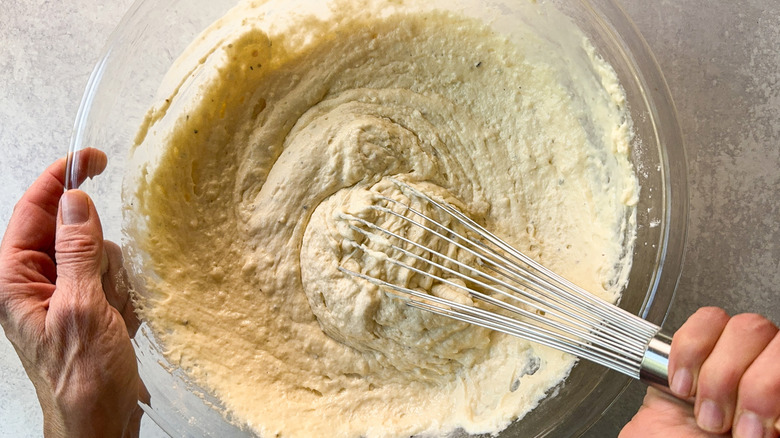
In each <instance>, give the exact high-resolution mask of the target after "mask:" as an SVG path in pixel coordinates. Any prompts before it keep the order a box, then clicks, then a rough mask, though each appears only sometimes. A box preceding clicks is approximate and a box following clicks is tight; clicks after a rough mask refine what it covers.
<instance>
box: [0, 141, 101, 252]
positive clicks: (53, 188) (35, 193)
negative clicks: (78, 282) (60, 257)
mask: <svg viewBox="0 0 780 438" xmlns="http://www.w3.org/2000/svg"><path fill="white" fill-rule="evenodd" d="M77 157H78V158H77V162H78V163H81V166H80V169H82V171H83V172H85V173H83V174H81V175H80V177H81V179H82V180H83V179H85V178H86V177H93V176H96V175H98V174H100V173H101V172H102V171H103V170H104V169H105V167H106V163H107V159H106V155H105V154H104V153H103V152H101V151H99V150H97V149H92V148H89V149H84V150H83V151H81V153H79V154H78V155H77ZM65 162H66V160H65V158H61V159H59V160H57V161H55V162H54V164H52V165H51V166H49V167H48V168H47V169H46V170H45V171H44V172H43V174H41V176H39V177H38V179H37V180H35V182H34V183H33V184H32V185H31V186H30V188H29V189H27V191H26V192H25V193H24V195H23V196H22V198H21V199H20V200H19V202H18V203H17V204H16V206H15V207H14V211H13V214H12V215H11V219H10V220H9V222H8V228H7V229H6V232H5V236H4V237H3V243H2V247H1V249H0V251H2V252H3V253H5V252H6V251H14V250H34V251H44V252H45V251H47V250H48V249H49V248H50V247H51V246H52V244H53V242H54V233H55V230H56V220H57V209H58V206H59V201H60V197H61V196H62V193H63V190H64V188H65V185H64V184H65Z"/></svg>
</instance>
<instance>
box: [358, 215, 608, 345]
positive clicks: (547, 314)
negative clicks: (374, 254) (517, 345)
mask: <svg viewBox="0 0 780 438" xmlns="http://www.w3.org/2000/svg"><path fill="white" fill-rule="evenodd" d="M388 213H392V214H396V213H395V212H392V211H388ZM404 219H405V220H410V221H411V222H413V223H414V224H416V225H417V226H420V227H422V228H424V229H426V230H428V231H430V232H431V233H433V234H435V235H437V236H439V237H441V238H442V239H445V240H446V241H448V242H451V243H452V244H454V245H458V246H459V247H462V246H460V245H459V244H458V243H457V242H454V241H452V240H450V239H448V238H447V237H446V236H443V235H441V234H440V233H438V232H436V231H435V230H431V229H429V228H428V227H426V226H424V225H422V224H419V223H418V222H416V221H414V220H411V219H408V218H405V217H404ZM352 220H354V221H357V222H358V223H361V224H363V225H365V226H366V227H368V228H371V229H375V230H378V231H381V232H383V233H385V234H388V235H389V236H391V237H393V238H396V239H398V240H401V241H403V242H406V243H408V244H410V245H412V246H414V247H416V248H419V249H422V250H424V251H426V252H428V253H429V254H432V255H434V256H437V257H440V258H442V259H444V260H445V261H447V262H450V263H453V264H455V265H457V266H459V267H461V268H463V269H465V270H468V271H470V272H471V273H472V274H474V275H476V276H479V277H481V278H484V279H485V280H488V281H490V282H493V283H496V284H497V285H499V286H502V287H504V288H507V289H509V290H510V291H511V292H515V294H517V295H515V294H512V293H508V292H507V291H504V290H502V289H500V288H498V287H496V286H494V285H492V284H489V283H485V282H483V281H480V280H477V279H475V278H473V277H470V276H469V275H466V274H464V273H462V272H459V271H457V270H455V269H452V268H449V267H447V266H445V265H443V264H440V263H437V262H435V261H433V260H428V259H426V258H424V257H421V256H419V255H417V254H415V253H413V252H411V251H408V250H406V249H404V248H401V247H399V246H397V245H391V248H392V249H394V250H396V251H399V252H401V253H402V254H404V255H406V256H409V257H412V258H415V259H417V260H420V261H422V262H423V263H426V264H429V265H431V266H434V267H436V268H439V269H441V270H442V271H445V272H448V273H450V274H452V275H454V276H456V277H458V278H460V279H462V280H464V281H468V282H471V283H474V284H475V285H477V286H479V287H481V288H483V289H485V290H488V291H490V292H494V293H497V294H500V295H502V296H504V297H507V298H510V299H512V300H515V301H518V302H520V303H521V304H524V305H526V306H528V307H531V308H532V309H534V310H535V311H538V312H543V314H544V317H542V316H540V315H539V314H537V313H536V312H532V311H528V310H526V309H522V308H519V307H517V306H513V305H511V304H508V303H506V302H504V301H501V300H498V299H496V298H494V297H491V296H490V295H486V294H484V293H481V292H479V291H477V290H474V288H470V287H467V286H464V285H461V284H458V283H454V282H452V281H449V280H447V279H444V278H442V277H441V276H437V275H435V274H432V273H430V272H427V271H423V270H421V269H419V268H415V267H413V266H410V265H408V264H405V263H403V262H400V261H399V260H396V259H388V261H389V262H390V263H392V264H394V265H396V266H400V267H402V268H404V269H407V270H409V271H412V272H415V273H418V274H420V275H424V276H427V277H431V278H434V279H435V280H437V281H440V282H442V283H445V284H448V285H450V286H452V287H455V288H458V289H461V290H463V291H466V292H467V293H469V294H470V295H472V296H474V297H476V298H478V299H480V300H482V301H485V302H487V303H490V304H493V305H495V306H497V307H500V308H502V309H505V310H508V311H510V312H514V313H517V314H520V315H523V316H525V317H526V318H529V319H531V320H534V321H536V322H538V323H540V324H545V325H551V324H550V322H551V319H553V321H554V322H557V323H558V325H557V326H556V328H557V329H558V330H561V331H564V332H567V333H568V334H570V335H572V336H576V337H578V338H581V339H582V340H584V341H588V342H592V343H595V344H605V345H611V346H612V347H613V348H614V347H617V346H619V345H621V344H619V343H617V342H616V341H614V340H612V339H609V338H604V337H597V336H593V335H592V328H593V326H589V325H587V324H584V323H581V322H579V321H578V319H577V318H580V317H581V316H583V315H581V314H579V313H576V312H572V311H570V310H569V309H567V308H562V307H559V306H555V305H552V304H549V303H545V302H544V301H543V300H541V299H540V298H538V297H536V296H534V295H533V294H529V293H527V292H526V291H524V290H522V289H520V288H518V287H516V286H514V285H512V284H509V283H506V282H504V281H502V280H500V279H498V278H495V277H493V276H490V275H489V274H486V273H484V272H481V271H479V270H478V269H475V268H473V267H471V266H469V265H467V264H464V263H463V262H460V261H459V260H455V259H453V258H451V257H449V256H447V255H445V254H442V253H440V252H438V251H435V250H433V249H432V248H429V247H426V246H424V245H421V244H419V243H417V242H415V241H412V240H410V239H408V238H406V237H403V236H401V235H398V234H397V233H393V232H392V231H389V230H386V229H383V228H380V227H378V226H376V225H375V224H372V223H370V222H368V221H365V220H363V219H360V218H356V217H353V218H352ZM350 227H351V228H352V229H353V230H354V231H357V232H359V233H361V234H364V235H366V236H367V237H369V238H370V237H371V235H370V233H368V232H366V231H365V230H363V229H361V228H358V227H355V226H354V225H351V226H350ZM361 247H362V249H364V250H367V248H365V247H364V246H362V245H361ZM464 249H466V250H467V251H469V250H468V248H464ZM522 297H525V298H526V299H523V298H522ZM529 300H532V301H529ZM537 303H542V304H547V307H543V306H541V305H539V304H537ZM569 318H570V319H569Z"/></svg>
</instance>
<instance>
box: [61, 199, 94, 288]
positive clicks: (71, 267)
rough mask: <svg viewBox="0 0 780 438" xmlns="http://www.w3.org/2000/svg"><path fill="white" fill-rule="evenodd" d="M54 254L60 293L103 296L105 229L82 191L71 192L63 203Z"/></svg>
mask: <svg viewBox="0 0 780 438" xmlns="http://www.w3.org/2000/svg"><path fill="white" fill-rule="evenodd" d="M54 253H55V260H56V262H57V289H58V290H60V289H62V288H64V290H66V291H71V292H76V291H78V292H81V293H85V294H97V293H99V294H100V295H103V289H102V285H101V274H102V272H101V261H102V260H101V259H102V257H103V229H102V227H101V226H100V218H98V215H97V210H95V205H94V204H93V203H92V200H91V199H90V198H89V196H87V194H86V193H84V192H82V191H81V190H68V191H66V192H65V193H64V194H63V195H62V198H61V199H60V208H59V214H58V215H57V234H56V237H55V243H54Z"/></svg>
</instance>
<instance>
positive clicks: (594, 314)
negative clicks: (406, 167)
mask: <svg viewBox="0 0 780 438" xmlns="http://www.w3.org/2000/svg"><path fill="white" fill-rule="evenodd" d="M380 199H382V200H385V201H389V202H392V203H394V204H397V205H400V206H401V207H403V208H405V209H408V211H410V212H412V213H413V214H415V215H417V216H419V217H421V218H423V219H424V220H426V221H427V222H429V223H431V224H433V225H435V226H436V227H438V228H439V229H442V230H445V231H446V232H447V233H448V234H450V235H452V236H453V237H456V238H458V239H460V240H461V241H463V242H466V243H468V244H470V245H472V247H466V246H464V245H462V244H461V243H459V242H457V241H455V240H453V239H450V238H449V237H447V236H445V235H443V234H442V233H439V232H437V231H435V230H433V229H431V228H430V227H427V226H425V225H423V224H421V223H419V222H417V221H415V220H413V219H411V218H408V217H406V216H404V215H402V214H399V213H396V212H394V211H392V210H390V209H387V208H384V207H378V206H372V208H373V209H375V210H379V211H382V212H384V213H388V214H391V215H393V216H395V217H398V218H400V219H402V220H404V221H406V222H408V223H411V224H413V225H415V226H418V227H420V228H422V229H424V230H426V231H428V232H430V233H432V234H434V235H436V236H437V237H439V238H441V239H443V240H445V241H447V242H448V243H450V244H452V245H455V246H457V247H458V248H461V249H463V250H465V251H467V252H469V253H470V254H472V255H474V256H476V257H478V259H479V260H480V261H484V262H488V263H489V264H490V265H492V267H493V268H494V270H498V271H499V272H500V274H501V275H502V276H504V277H505V278H507V279H509V280H510V281H513V282H515V283H517V284H520V285H522V286H524V287H526V288H528V289H530V290H532V291H533V292H536V293H537V294H538V295H540V296H541V297H542V298H543V299H542V298H540V297H539V296H536V295H534V294H529V293H526V292H525V291H523V290H522V289H517V288H513V287H511V286H509V285H507V284H506V283H503V282H502V286H504V287H507V288H510V289H511V290H512V292H515V293H518V294H520V295H522V296H524V297H526V298H528V299H531V300H533V301H535V302H538V303H542V304H543V305H544V306H547V307H550V308H551V309H555V310H558V311H561V312H564V313H565V314H566V316H569V317H573V318H580V319H588V320H590V321H591V322H593V323H594V324H599V325H602V326H603V324H604V321H608V320H609V319H606V317H607V316H610V314H609V313H607V312H608V311H609V310H611V309H603V308H604V306H603V303H598V302H597V303H595V304H600V305H599V306H596V305H595V304H591V303H589V302H581V301H580V300H577V295H573V296H571V299H570V300H567V299H566V298H567V297H568V296H569V295H570V294H568V293H567V291H566V290H564V289H562V287H565V286H567V285H565V284H564V285H558V284H555V283H553V282H549V281H545V280H544V279H541V278H538V279H537V278H533V277H532V276H530V275H527V274H523V273H522V272H521V271H518V270H516V269H515V270H513V269H511V268H510V266H513V265H515V263H512V262H511V261H510V260H508V259H507V258H506V257H503V256H502V255H501V254H499V253H497V252H495V251H492V252H485V251H475V250H473V249H472V248H473V246H475V245H477V243H478V242H475V241H473V240H471V239H468V238H466V237H464V236H462V235H461V234H459V233H457V232H456V231H454V230H451V229H449V228H447V227H446V226H444V225H442V224H441V223H440V222H438V221H436V220H434V219H433V218H431V217H429V216H428V215H425V214H424V213H421V212H419V211H417V210H415V209H414V208H412V207H410V206H408V205H406V204H402V203H399V202H398V201H396V200H393V199H390V198H386V197H380ZM432 202H435V201H432ZM455 211H457V210H455ZM365 224H366V225H368V226H370V227H371V226H373V224H370V223H365ZM372 228H374V229H377V230H381V231H383V232H385V233H387V231H386V230H382V229H381V228H379V227H376V226H373V227H372ZM393 237H395V238H398V239H400V240H403V241H405V242H407V243H409V244H411V245H414V246H415V247H418V248H420V249H422V250H424V251H428V252H431V253H433V251H432V250H431V249H430V248H428V247H425V246H423V245H420V244H418V243H417V242H413V241H411V240H409V239H406V238H404V237H402V236H399V235H397V234H393ZM487 251H490V249H489V248H488V249H487ZM435 255H437V256H439V257H443V258H446V256H444V255H443V254H440V253H435ZM494 258H495V259H494ZM450 261H452V262H453V263H455V264H458V265H459V266H461V267H463V268H465V269H467V270H469V271H471V272H473V273H474V274H476V275H478V276H480V277H483V278H487V279H489V280H490V281H496V282H498V280H497V279H496V278H494V277H489V278H488V277H486V274H485V273H483V272H482V271H480V270H477V269H474V268H473V267H471V266H468V265H465V264H463V263H460V262H458V261H456V260H452V259H450ZM502 271H503V272H502ZM453 273H454V274H455V275H459V276H461V277H462V278H463V279H467V280H468V279H471V278H470V277H467V276H463V275H462V274H460V273H456V272H453ZM569 285H571V286H570V287H572V288H577V286H575V285H573V284H571V283H569ZM551 290H552V291H554V292H555V293H550V292H549V291H551ZM575 292H577V291H576V290H575ZM499 293H501V294H503V295H505V296H507V297H509V298H512V299H517V298H518V297H516V296H515V295H513V294H507V293H506V292H503V291H500V292H499ZM579 294H580V295H582V294H587V292H584V293H583V292H579ZM587 295H589V294H587ZM551 301H553V302H555V303H556V305H553V304H551ZM523 302H524V303H526V304H528V303H527V302H525V301H523ZM565 309H571V311H566V310H565ZM582 309H586V310H587V311H588V312H590V313H588V312H582ZM572 311H573V312H574V313H572ZM558 316H560V315H558ZM618 316H622V315H619V314H618ZM632 316H633V315H632ZM564 320H565V319H564ZM637 320H638V321H640V322H641V323H645V321H644V320H642V319H641V318H636V317H634V319H633V320H632V321H634V322H636V321H637ZM590 328H592V327H590ZM602 330H604V331H606V332H607V334H612V335H615V336H619V335H620V336H622V343H621V345H622V346H623V347H624V348H631V346H630V345H627V344H626V342H627V341H635V343H634V344H632V345H633V346H634V348H635V349H636V351H637V352H638V354H642V352H643V351H644V348H645V346H646V341H647V336H648V334H649V336H652V334H653V333H654V332H652V333H651V332H646V333H645V332H644V331H643V332H642V333H639V334H638V333H637V332H636V331H635V330H634V331H631V330H629V329H628V328H625V327H621V326H603V327H602ZM603 338H604V337H603V336H602V337H601V339H603Z"/></svg>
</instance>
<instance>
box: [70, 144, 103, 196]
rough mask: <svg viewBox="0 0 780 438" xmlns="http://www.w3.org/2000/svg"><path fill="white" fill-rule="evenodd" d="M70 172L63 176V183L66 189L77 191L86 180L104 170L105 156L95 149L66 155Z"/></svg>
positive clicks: (81, 150) (86, 149)
mask: <svg viewBox="0 0 780 438" xmlns="http://www.w3.org/2000/svg"><path fill="white" fill-rule="evenodd" d="M68 163H69V164H70V169H71V172H70V174H68V175H65V179H64V180H63V183H66V185H67V187H68V189H77V188H79V186H81V184H82V183H83V182H84V180H86V179H87V178H92V177H94V176H95V175H100V174H101V173H103V171H104V170H105V169H106V165H107V164H108V158H107V157H106V154H105V153H103V152H102V151H100V150H98V149H95V148H85V149H80V150H78V151H75V152H73V153H71V154H68Z"/></svg>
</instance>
